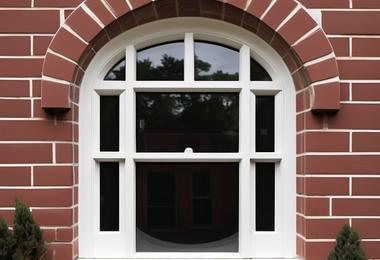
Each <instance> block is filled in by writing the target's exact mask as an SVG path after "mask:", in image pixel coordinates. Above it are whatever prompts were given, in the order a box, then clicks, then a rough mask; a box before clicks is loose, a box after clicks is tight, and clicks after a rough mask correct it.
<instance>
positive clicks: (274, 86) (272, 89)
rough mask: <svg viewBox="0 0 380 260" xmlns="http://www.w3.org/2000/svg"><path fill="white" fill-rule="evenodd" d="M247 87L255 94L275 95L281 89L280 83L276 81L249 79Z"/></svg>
mask: <svg viewBox="0 0 380 260" xmlns="http://www.w3.org/2000/svg"><path fill="white" fill-rule="evenodd" d="M249 87H250V89H251V90H252V91H253V93H255V94H257V95H275V94H277V93H278V92H280V91H282V84H281V83H280V82H278V81H251V82H250V83H249Z"/></svg>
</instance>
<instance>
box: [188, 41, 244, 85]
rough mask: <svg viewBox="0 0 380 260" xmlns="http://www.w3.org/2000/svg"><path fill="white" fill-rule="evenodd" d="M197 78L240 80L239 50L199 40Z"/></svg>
mask: <svg viewBox="0 0 380 260" xmlns="http://www.w3.org/2000/svg"><path fill="white" fill-rule="evenodd" d="M194 52H195V80H220V81H223V80H225V81H230V80H239V51H237V50H235V49H232V48H230V47H227V46H224V45H219V44H214V43H208V42H200V41H197V42H195V44H194Z"/></svg>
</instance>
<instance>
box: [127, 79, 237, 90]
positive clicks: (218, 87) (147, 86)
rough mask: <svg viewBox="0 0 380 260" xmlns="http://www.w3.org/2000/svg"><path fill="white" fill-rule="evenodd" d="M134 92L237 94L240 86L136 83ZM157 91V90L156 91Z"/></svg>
mask: <svg viewBox="0 0 380 260" xmlns="http://www.w3.org/2000/svg"><path fill="white" fill-rule="evenodd" d="M133 88H134V89H135V90H136V91H145V89H150V90H149V91H153V92H154V91H165V90H166V91H168V90H173V91H177V90H178V91H190V92H191V91H196V90H197V89H198V91H212V92H214V91H218V90H220V91H233V92H239V91H240V89H241V84H240V83H239V82H238V81H218V82H216V81H197V82H184V81H138V82H135V83H134V84H133ZM156 89H157V90H156Z"/></svg>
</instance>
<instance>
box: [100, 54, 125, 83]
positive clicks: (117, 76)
mask: <svg viewBox="0 0 380 260" xmlns="http://www.w3.org/2000/svg"><path fill="white" fill-rule="evenodd" d="M104 80H125V58H123V59H122V60H120V61H119V62H118V63H116V65H114V66H113V67H112V69H110V70H109V71H108V72H107V74H106V76H105V77H104Z"/></svg>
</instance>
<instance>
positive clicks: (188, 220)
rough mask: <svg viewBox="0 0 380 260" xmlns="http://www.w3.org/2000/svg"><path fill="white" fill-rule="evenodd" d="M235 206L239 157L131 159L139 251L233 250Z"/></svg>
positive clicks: (235, 228) (236, 219)
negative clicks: (233, 159)
mask: <svg viewBox="0 0 380 260" xmlns="http://www.w3.org/2000/svg"><path fill="white" fill-rule="evenodd" d="M200 174H202V175H205V176H209V177H206V178H203V177H199V176H200ZM195 176H196V177H195ZM207 178H208V180H207ZM192 179H193V181H192ZM194 179H196V180H195V181H194ZM201 180H206V182H208V183H209V185H208V186H209V187H208V191H207V192H208V195H207V197H206V196H194V192H193V191H195V190H197V191H198V190H203V189H205V188H204V187H194V185H201V186H204V184H201V183H199V181H201ZM160 192H161V193H164V194H165V195H162V194H159V193H160ZM201 193H204V192H201ZM155 196H157V197H159V199H156V198H153V197H155ZM152 201H153V202H154V203H152ZM153 204H154V205H153ZM238 208H239V164H238V163H137V164H136V223H137V230H136V242H137V244H136V249H137V251H138V252H237V250H238V234H237V232H238V219H239V213H238Z"/></svg>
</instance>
